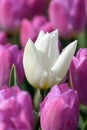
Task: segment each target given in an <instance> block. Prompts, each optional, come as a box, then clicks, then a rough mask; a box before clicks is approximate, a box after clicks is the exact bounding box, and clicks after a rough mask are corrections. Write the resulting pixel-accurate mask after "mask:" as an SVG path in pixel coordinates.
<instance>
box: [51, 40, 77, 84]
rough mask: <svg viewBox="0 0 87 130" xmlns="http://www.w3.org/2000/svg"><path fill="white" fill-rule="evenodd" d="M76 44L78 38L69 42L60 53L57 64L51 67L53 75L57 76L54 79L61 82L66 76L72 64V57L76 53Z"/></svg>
mask: <svg viewBox="0 0 87 130" xmlns="http://www.w3.org/2000/svg"><path fill="white" fill-rule="evenodd" d="M76 46H77V40H75V41H74V42H72V43H71V44H69V45H68V46H67V47H66V48H65V49H64V50H63V52H62V53H61V54H60V56H59V58H58V60H57V61H56V63H55V65H54V66H53V67H52V68H51V72H52V73H53V75H55V76H54V77H56V78H55V79H54V80H57V81H58V82H60V81H61V80H62V79H63V78H64V76H65V74H66V73H67V71H68V68H69V66H70V63H71V60H72V57H73V55H74V53H75V50H76Z"/></svg>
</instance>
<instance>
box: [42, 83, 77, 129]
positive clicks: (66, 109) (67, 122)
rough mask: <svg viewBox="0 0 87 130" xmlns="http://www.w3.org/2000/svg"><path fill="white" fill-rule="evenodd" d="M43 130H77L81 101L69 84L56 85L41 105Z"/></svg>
mask: <svg viewBox="0 0 87 130" xmlns="http://www.w3.org/2000/svg"><path fill="white" fill-rule="evenodd" d="M40 112H41V113H40V122H41V128H42V130H77V124H78V118H79V100H78V95H77V92H76V91H74V90H72V89H69V88H68V85H67V84H62V85H60V86H57V85H55V87H53V88H52V89H51V91H50V93H49V94H48V95H47V97H46V98H45V99H44V101H43V102H42V103H41V104H40Z"/></svg>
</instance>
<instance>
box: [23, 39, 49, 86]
mask: <svg viewBox="0 0 87 130" xmlns="http://www.w3.org/2000/svg"><path fill="white" fill-rule="evenodd" d="M23 66H24V70H25V75H26V78H27V80H28V82H30V84H31V85H33V86H35V87H38V86H40V84H41V85H43V82H44V80H45V78H46V76H47V73H46V71H44V69H43V65H42V63H41V62H40V57H39V55H38V52H37V50H36V47H35V45H34V44H33V42H32V41H31V40H30V39H29V40H28V42H27V44H26V47H25V50H24V56H23ZM43 78H44V79H43ZM42 79H43V80H42ZM41 87H42V86H41Z"/></svg>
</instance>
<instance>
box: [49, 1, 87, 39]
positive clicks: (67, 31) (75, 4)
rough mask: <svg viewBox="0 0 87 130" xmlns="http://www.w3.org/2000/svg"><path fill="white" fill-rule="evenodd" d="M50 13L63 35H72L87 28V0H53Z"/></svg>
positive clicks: (55, 25) (53, 22) (54, 23)
mask: <svg viewBox="0 0 87 130" xmlns="http://www.w3.org/2000/svg"><path fill="white" fill-rule="evenodd" d="M48 13H49V17H50V20H51V22H52V24H53V26H54V28H58V29H59V33H60V35H61V36H62V37H72V36H74V35H76V34H78V33H80V32H81V31H82V30H83V29H84V28H85V25H86V9H85V0H83V1H82V0H65V1H62V0H51V2H50V5H49V10H48Z"/></svg>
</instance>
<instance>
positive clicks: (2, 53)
mask: <svg viewBox="0 0 87 130" xmlns="http://www.w3.org/2000/svg"><path fill="white" fill-rule="evenodd" d="M22 58H23V51H22V50H19V49H18V46H17V45H10V44H6V45H0V87H2V86H3V85H4V84H8V83H9V78H10V71H11V67H12V65H13V64H14V65H15V67H16V71H17V78H18V84H21V83H22V81H23V79H24V70H23V64H22Z"/></svg>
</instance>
